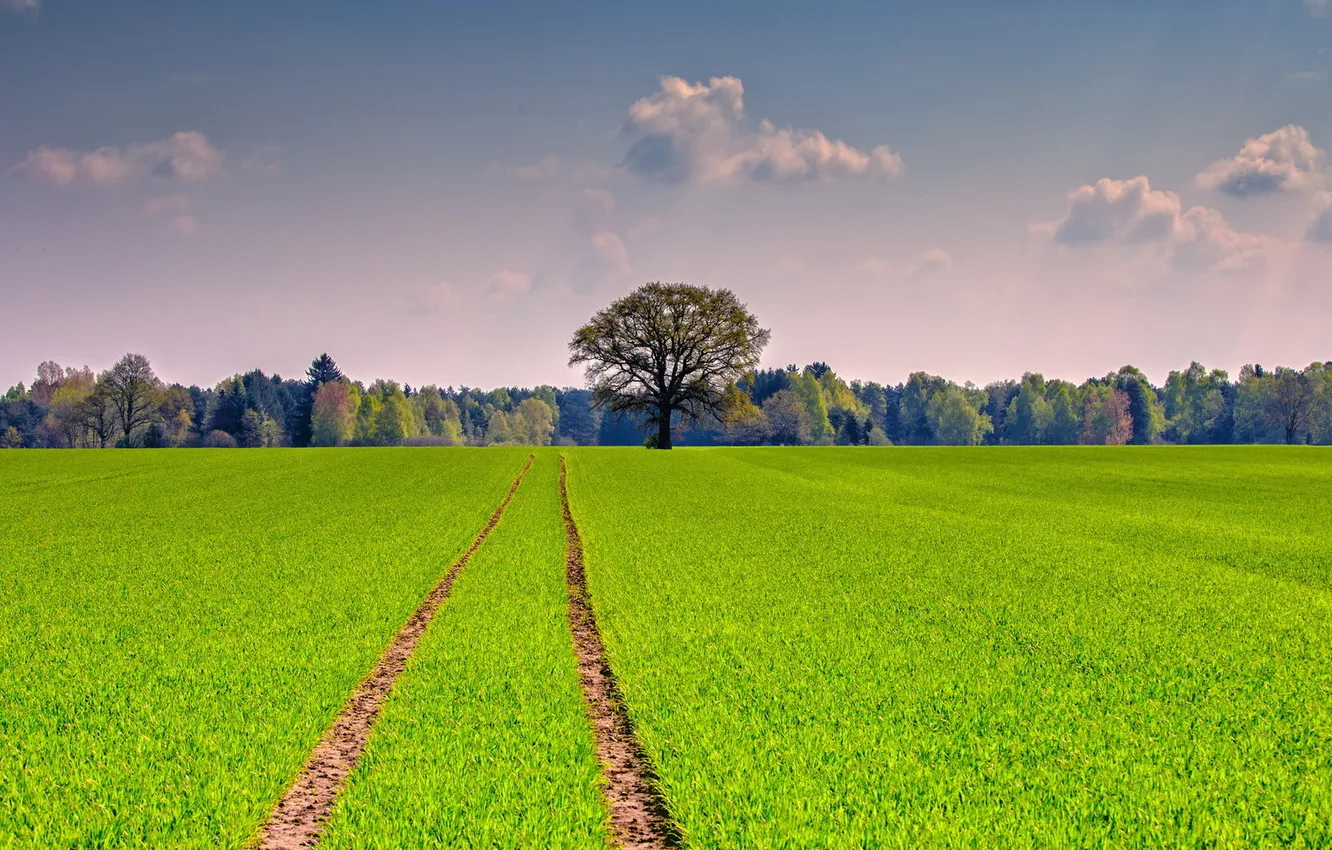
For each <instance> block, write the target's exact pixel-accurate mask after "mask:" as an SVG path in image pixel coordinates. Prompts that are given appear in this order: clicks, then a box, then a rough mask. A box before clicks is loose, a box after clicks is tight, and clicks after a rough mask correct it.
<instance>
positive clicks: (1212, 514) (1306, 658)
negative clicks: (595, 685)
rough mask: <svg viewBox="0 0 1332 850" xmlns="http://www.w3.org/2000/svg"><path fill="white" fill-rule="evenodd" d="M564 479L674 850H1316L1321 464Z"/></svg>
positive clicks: (1085, 465) (1324, 546)
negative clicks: (672, 831)
mask: <svg viewBox="0 0 1332 850" xmlns="http://www.w3.org/2000/svg"><path fill="white" fill-rule="evenodd" d="M569 465H570V473H569V488H570V498H571V500H572V504H573V510H574V512H575V514H576V515H577V517H578V521H579V526H580V530H581V531H582V534H583V540H584V545H585V547H586V559H587V574H588V583H589V586H590V589H591V594H592V598H593V599H594V600H595V603H596V608H597V617H598V623H599V625H600V627H601V630H602V635H603V637H604V640H605V643H606V648H607V652H608V655H609V659H610V663H611V665H612V666H613V667H614V669H615V672H616V675H617V677H618V680H619V683H620V686H621V689H622V691H623V693H624V696H625V699H626V702H627V704H628V706H629V709H630V713H631V716H632V718H633V721H634V724H635V727H636V729H637V730H638V733H639V735H640V738H641V740H642V741H643V744H644V746H645V748H646V750H647V752H648V754H649V755H650V756H651V758H652V761H653V763H654V765H655V766H656V768H657V771H658V774H659V777H660V780H661V784H662V788H663V790H664V792H665V795H666V797H667V799H668V801H669V803H670V806H671V811H672V812H673V813H674V814H675V816H676V817H677V819H678V821H679V823H680V826H681V828H682V830H683V831H684V833H685V837H686V839H687V842H688V844H689V846H691V847H694V848H731V847H762V848H804V847H814V846H817V847H822V848H846V850H852V848H864V847H903V848H905V847H921V846H937V847H994V846H1005V847H1089V846H1096V847H1126V848H1127V847H1134V848H1148V847H1162V846H1210V847H1219V848H1229V847H1279V846H1297V847H1317V846H1329V845H1332V832H1329V826H1328V824H1329V823H1332V641H1329V639H1328V635H1329V634H1332V593H1330V592H1329V590H1328V588H1329V586H1330V579H1332V575H1329V564H1330V563H1332V561H1330V559H1329V556H1330V555H1332V543H1330V542H1329V541H1332V514H1329V512H1328V511H1327V510H1326V509H1325V508H1323V507H1319V506H1322V505H1325V503H1326V500H1327V494H1328V493H1329V492H1332V455H1328V454H1326V453H1322V452H1317V451H1307V450H1299V449H1282V448H1267V449H1265V448H1241V447H1235V448H1216V449H1201V450H1191V449H1164V450H1159V451H1158V450H1139V451H1132V450H1128V451H1125V450H1115V449H1105V448H1102V449H1096V448H1088V449H1004V450H996V451H989V452H985V451H968V450H947V449H938V450H934V449H917V450H900V451H889V452H875V451H872V450H857V449H810V450H800V449H795V450H791V449H772V450H767V449H755V450H705V451H697V452H671V453H665V452H660V453H657V452H644V451H641V450H636V451H635V450H624V451H618V452H617V451H611V450H603V451H597V452H590V451H589V452H574V453H571V454H570V463H569Z"/></svg>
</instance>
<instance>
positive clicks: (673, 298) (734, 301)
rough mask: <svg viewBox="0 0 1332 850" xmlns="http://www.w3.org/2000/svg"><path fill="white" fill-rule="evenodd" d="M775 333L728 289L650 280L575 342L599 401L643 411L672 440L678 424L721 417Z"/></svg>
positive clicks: (661, 440) (660, 439) (576, 360)
mask: <svg viewBox="0 0 1332 850" xmlns="http://www.w3.org/2000/svg"><path fill="white" fill-rule="evenodd" d="M769 337H770V333H769V332H768V331H766V330H764V329H763V328H761V327H759V323H758V319H757V318H755V317H754V315H753V314H752V313H750V312H749V310H748V308H747V307H746V306H745V305H744V304H743V303H741V301H740V299H739V298H737V297H736V296H735V293H733V292H731V291H730V290H729V289H719V290H718V289H709V288H708V287H705V286H691V285H689V284H683V283H671V284H668V283H649V284H646V285H645V286H642V287H639V288H638V289H637V290H635V291H634V292H632V293H630V294H629V295H627V296H625V297H624V298H621V299H619V300H617V301H615V302H614V303H612V304H611V305H610V306H609V307H607V308H606V309H604V310H602V311H600V312H598V313H597V314H596V315H595V316H593V317H592V320H591V321H590V322H588V323H587V324H586V325H584V326H583V327H581V328H579V329H578V332H577V333H575V334H574V338H573V341H572V342H570V343H569V351H570V354H571V356H570V358H569V365H571V366H573V365H585V366H586V367H587V380H588V382H589V383H590V384H591V385H592V389H593V401H594V403H595V404H596V405H597V406H598V407H600V408H603V409H605V410H609V411H611V412H613V413H617V414H624V413H629V414H636V415H638V416H640V417H641V418H642V419H643V421H644V422H646V423H647V424H648V425H649V426H653V427H655V428H656V431H657V437H656V446H657V448H659V449H669V448H670V447H671V428H672V426H673V424H675V419H676V417H677V416H678V417H679V419H680V421H681V422H682V423H691V422H699V421H702V420H704V419H705V418H709V417H712V418H718V417H720V416H721V415H722V413H723V412H724V409H725V403H726V399H727V398H728V390H729V388H730V387H731V386H732V385H734V383H735V382H736V381H737V380H739V379H740V378H742V377H743V376H744V375H745V374H746V373H748V372H751V371H753V370H754V369H756V368H757V367H758V363H759V355H760V354H762V352H763V348H764V346H766V345H767V344H768V339H769Z"/></svg>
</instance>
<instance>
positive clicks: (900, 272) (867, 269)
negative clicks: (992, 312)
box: [856, 248, 953, 279]
mask: <svg viewBox="0 0 1332 850" xmlns="http://www.w3.org/2000/svg"><path fill="white" fill-rule="evenodd" d="M952 267H953V255H952V254H950V253H948V252H947V251H945V250H943V249H941V248H934V249H932V250H929V251H926V252H924V253H923V254H919V255H917V256H915V257H913V258H912V259H911V260H910V261H909V262H907V263H905V264H898V263H891V262H888V261H887V260H884V259H882V258H880V257H870V258H869V259H867V260H865V261H864V262H862V263H860V264H859V265H857V266H856V271H858V272H864V273H865V274H869V275H873V276H875V277H883V278H894V277H895V278H904V277H905V278H912V279H919V278H923V277H929V276H931V275H934V274H938V273H940V272H946V271H948V270H949V269H951V268H952Z"/></svg>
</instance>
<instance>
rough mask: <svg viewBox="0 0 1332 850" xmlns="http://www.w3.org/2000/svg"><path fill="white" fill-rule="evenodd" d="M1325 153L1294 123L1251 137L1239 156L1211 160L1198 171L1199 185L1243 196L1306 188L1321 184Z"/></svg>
mask: <svg viewBox="0 0 1332 850" xmlns="http://www.w3.org/2000/svg"><path fill="white" fill-rule="evenodd" d="M1324 156H1325V151H1323V150H1322V149H1321V148H1319V147H1318V146H1316V145H1315V144H1314V143H1313V139H1312V138H1310V136H1309V131H1308V130H1306V129H1304V128H1303V127H1299V126H1296V125H1294V124H1291V125H1288V126H1286V127H1282V128H1281V129H1280V130H1276V131H1275V132H1272V133H1267V134H1266V135H1262V136H1259V137H1258V138H1256V139H1249V140H1248V141H1246V142H1245V143H1244V146H1243V147H1242V148H1240V152H1239V153H1238V154H1237V155H1236V156H1233V157H1231V158H1229V159H1222V160H1218V161H1217V162H1214V163H1212V164H1211V166H1210V167H1208V169H1207V170H1206V171H1204V172H1203V173H1201V174H1199V175H1198V178H1197V180H1198V185H1199V186H1200V187H1202V188H1204V189H1217V190H1220V191H1222V192H1225V193H1226V194H1228V195H1234V196H1236V197H1240V198H1243V197H1248V196H1251V195H1268V194H1272V193H1274V192H1301V191H1307V190H1310V189H1313V188H1317V187H1318V186H1319V185H1321V182H1322V174H1321V169H1322V163H1323V158H1324Z"/></svg>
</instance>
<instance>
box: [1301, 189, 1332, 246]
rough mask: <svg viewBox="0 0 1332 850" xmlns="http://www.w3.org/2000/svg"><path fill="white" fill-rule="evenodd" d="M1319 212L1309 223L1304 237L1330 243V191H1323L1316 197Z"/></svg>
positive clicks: (1331, 201) (1311, 240)
mask: <svg viewBox="0 0 1332 850" xmlns="http://www.w3.org/2000/svg"><path fill="white" fill-rule="evenodd" d="M1318 204H1319V210H1320V211H1319V213H1318V216H1317V217H1316V218H1315V219H1314V220H1313V223H1312V224H1310V225H1309V232H1308V234H1306V238H1308V240H1309V241H1310V242H1326V243H1329V244H1332V192H1325V193H1323V194H1322V195H1320V196H1319V198H1318Z"/></svg>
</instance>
